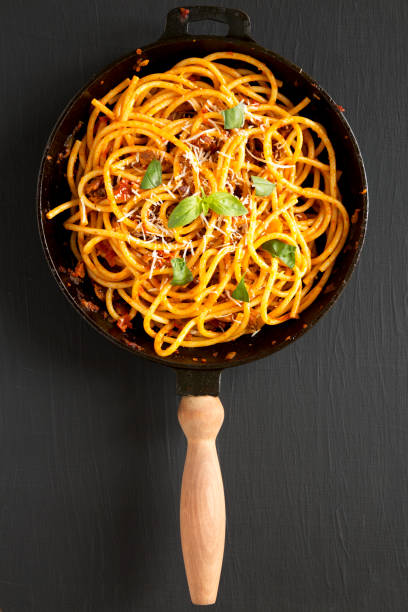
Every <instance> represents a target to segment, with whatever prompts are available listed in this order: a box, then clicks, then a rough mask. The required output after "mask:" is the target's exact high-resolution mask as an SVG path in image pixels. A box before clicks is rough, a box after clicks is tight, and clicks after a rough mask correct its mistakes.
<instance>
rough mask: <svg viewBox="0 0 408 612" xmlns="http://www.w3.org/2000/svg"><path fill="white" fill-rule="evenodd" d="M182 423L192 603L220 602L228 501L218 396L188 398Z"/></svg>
mask: <svg viewBox="0 0 408 612" xmlns="http://www.w3.org/2000/svg"><path fill="white" fill-rule="evenodd" d="M178 418H179V421H180V425H181V427H182V428H183V431H184V433H185V435H186V438H187V441H188V446H187V457H186V463H185V465H184V473H183V481H182V485H181V501H180V529H181V545H182V549H183V557H184V565H185V568H186V574H187V581H188V587H189V589H190V596H191V601H192V602H193V604H197V605H209V604H213V603H215V600H216V598H217V590H218V583H219V581H220V574H221V566H222V558H223V555H224V542H225V498H224V487H223V484H222V476H221V470H220V464H219V462H218V456H217V449H216V448H215V438H216V437H217V434H218V432H219V430H220V427H221V425H222V422H223V420H224V409H223V407H222V404H221V402H220V400H219V398H218V397H212V396H210V395H205V396H200V397H193V396H187V397H183V398H182V399H181V402H180V407H179V412H178Z"/></svg>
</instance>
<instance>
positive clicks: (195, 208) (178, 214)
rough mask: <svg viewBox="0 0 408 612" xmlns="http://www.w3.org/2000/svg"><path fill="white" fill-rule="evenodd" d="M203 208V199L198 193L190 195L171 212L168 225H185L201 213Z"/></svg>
mask: <svg viewBox="0 0 408 612" xmlns="http://www.w3.org/2000/svg"><path fill="white" fill-rule="evenodd" d="M202 210H203V206H202V199H201V197H200V196H198V195H193V196H189V197H188V198H184V200H181V201H180V202H179V203H178V204H177V206H176V208H175V209H174V210H173V212H172V213H171V215H170V217H169V220H168V222H167V225H168V226H169V227H170V228H172V227H183V226H184V225H188V224H189V223H191V222H192V221H194V219H197V217H198V216H199V215H200V214H201V212H202Z"/></svg>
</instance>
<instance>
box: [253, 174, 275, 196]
mask: <svg viewBox="0 0 408 612" xmlns="http://www.w3.org/2000/svg"><path fill="white" fill-rule="evenodd" d="M251 181H252V184H253V186H254V187H255V195H257V196H261V197H264V198H266V197H267V196H270V195H271V193H272V191H274V190H275V189H276V183H271V182H270V181H268V180H267V179H264V178H262V177H261V176H251Z"/></svg>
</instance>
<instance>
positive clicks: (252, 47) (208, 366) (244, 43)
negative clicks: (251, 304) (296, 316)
mask: <svg viewBox="0 0 408 612" xmlns="http://www.w3.org/2000/svg"><path fill="white" fill-rule="evenodd" d="M201 40H211V41H214V40H216V41H219V42H220V46H222V45H225V43H227V42H230V43H233V44H235V45H239V46H240V47H241V48H245V49H246V51H255V52H258V53H263V54H266V55H267V56H268V57H270V58H271V61H273V62H277V63H281V64H283V65H285V66H286V67H287V68H289V69H291V70H292V71H294V72H296V73H297V75H298V76H299V78H301V79H302V80H305V81H306V82H308V83H309V84H310V85H311V86H312V87H314V88H315V89H316V90H317V91H318V93H319V95H320V96H321V98H322V99H323V100H324V102H325V103H326V104H327V105H328V106H330V107H331V109H332V110H333V111H334V112H335V113H336V115H337V118H338V119H339V120H340V122H341V124H342V126H343V128H344V130H345V131H346V132H347V135H348V137H349V139H350V142H351V144H352V148H353V161H352V164H353V165H355V164H357V165H358V169H359V171H360V174H361V177H362V183H363V186H364V190H365V193H364V194H361V195H362V198H361V203H362V211H361V212H362V217H361V225H360V230H359V234H358V238H357V244H356V248H355V251H354V253H353V256H352V259H351V260H350V262H349V264H348V267H347V269H346V271H345V273H344V276H343V279H342V281H341V282H340V283H339V284H338V285H337V287H336V289H335V291H334V292H333V294H332V295H331V296H330V299H329V300H328V302H327V303H326V304H325V305H324V306H323V307H322V308H321V309H320V310H319V311H318V312H316V314H315V315H314V316H313V319H312V320H311V322H310V323H309V325H308V327H307V328H301V329H300V330H299V331H298V332H297V333H296V334H294V335H293V337H291V338H290V339H288V340H285V341H283V342H280V343H278V344H276V345H275V346H273V345H271V346H270V348H269V349H268V350H267V351H262V354H261V355H259V354H258V351H257V350H254V353H253V355H249V356H247V357H244V358H239V359H237V360H236V361H234V359H231V360H225V359H224V360H223V362H222V364H221V363H220V364H215V363H203V362H191V363H183V362H181V361H180V362H177V361H173V360H171V359H169V358H166V357H161V356H159V355H153V354H152V355H149V354H147V353H145V352H144V351H140V350H135V349H134V348H132V347H131V346H128V345H126V343H124V342H122V341H120V340H119V339H117V338H115V337H114V336H112V335H110V334H109V333H108V332H107V331H105V330H104V329H102V328H101V327H100V326H99V325H98V324H97V322H95V321H94V320H93V318H92V317H91V316H90V315H89V313H87V312H86V311H84V310H83V309H81V308H80V306H79V304H78V303H77V301H76V300H75V299H74V297H73V296H72V295H71V293H70V292H69V291H68V289H67V287H66V286H65V283H64V282H63V279H62V278H61V276H60V274H59V272H58V269H57V266H56V264H55V262H54V260H53V258H52V256H51V253H50V250H49V247H48V243H47V239H46V234H45V229H44V218H43V214H42V213H43V210H44V205H43V202H42V200H43V193H42V191H43V189H42V188H43V180H44V173H45V172H44V169H45V164H46V161H47V154H48V151H49V149H50V147H51V144H52V142H53V140H54V138H55V136H56V135H57V134H58V132H59V130H60V128H61V124H62V123H63V121H64V120H65V118H66V117H67V115H68V114H69V112H70V111H71V109H72V108H73V107H74V106H75V103H76V102H77V101H78V100H79V99H80V97H81V96H82V95H83V94H84V93H85V92H86V91H87V90H88V89H89V88H90V87H91V86H92V85H94V84H95V83H96V82H97V81H100V80H101V79H103V76H104V75H106V74H107V73H108V72H109V71H110V70H111V69H113V68H114V67H116V66H118V65H120V64H122V63H123V62H126V61H127V60H130V59H131V58H133V57H135V51H133V52H131V53H127V54H126V55H124V56H122V57H121V58H119V59H117V60H115V61H113V62H111V63H110V64H109V65H108V66H106V67H104V68H103V69H102V70H101V71H99V72H98V73H97V74H96V75H94V76H93V77H91V79H90V80H89V81H88V82H87V83H86V84H85V85H84V86H83V87H82V88H81V89H80V90H78V91H77V92H76V93H75V94H74V95H73V96H72V97H71V99H70V100H69V101H68V103H67V104H66V105H65V106H64V108H63V110H62V111H61V112H60V113H59V115H58V118H57V120H56V122H55V124H54V126H53V129H52V130H51V132H50V135H49V137H48V138H47V141H46V144H45V147H44V151H43V154H42V158H41V163H40V168H39V173H38V179H37V188H36V207H37V227H38V231H39V234H40V239H41V244H42V248H43V251H44V254H45V257H46V260H47V263H48V266H49V268H50V271H51V273H52V276H53V277H54V279H55V281H56V283H57V285H58V286H59V288H60V290H61V291H62V293H63V295H64V296H65V297H66V298H67V299H68V301H69V302H70V304H71V305H72V306H73V307H74V308H75V309H76V310H77V312H78V313H79V314H80V315H81V316H82V317H83V318H85V320H86V321H87V322H88V323H89V324H90V325H91V326H92V327H93V328H94V329H95V330H96V331H97V332H99V333H100V334H101V335H102V336H103V337H104V338H106V339H108V340H109V341H110V342H112V343H113V344H115V345H116V346H118V347H119V348H121V349H125V350H127V351H128V352H130V353H132V354H133V355H137V356H139V357H142V358H144V359H148V360H149V361H152V362H154V363H160V364H162V365H166V366H168V367H172V368H173V369H187V370H208V371H215V370H217V371H218V370H219V371H221V370H224V369H227V368H231V367H236V366H238V365H245V364H247V363H251V362H252V361H257V360H259V359H264V358H266V357H268V356H270V355H271V354H272V353H275V352H277V351H279V350H282V349H284V348H286V347H287V346H288V345H289V344H291V343H293V342H294V341H295V340H298V339H299V338H300V337H302V336H303V335H304V334H305V333H306V332H307V331H309V329H311V328H312V327H313V326H314V325H315V324H316V323H317V322H318V321H319V320H320V319H321V317H322V316H323V315H325V314H326V313H327V312H328V311H329V310H330V309H331V308H332V306H333V305H334V303H335V302H336V301H337V299H338V298H339V296H340V294H341V293H342V292H343V290H344V288H345V286H346V285H347V283H348V281H349V280H350V278H351V276H352V273H353V271H354V269H355V267H356V265H357V263H358V260H359V258H360V254H361V250H362V247H363V245H364V240H365V235H366V231H367V218H368V211H369V197H368V185H367V176H366V172H365V167H364V162H363V158H362V155H361V151H360V148H359V145H358V142H357V139H356V137H355V135H354V133H353V130H352V128H351V127H350V124H349V123H348V121H347V119H346V118H345V117H344V115H343V113H342V112H341V111H340V109H339V108H338V106H337V104H336V103H335V102H334V100H333V99H332V98H331V96H330V95H329V94H328V93H327V92H326V90H325V89H323V88H322V87H321V85H320V84H319V83H318V82H317V81H315V80H314V79H313V78H312V77H311V76H310V75H309V74H308V73H306V72H305V71H304V70H303V69H302V68H301V67H299V66H298V65H296V64H294V63H293V62H291V61H290V60H288V59H286V58H284V57H283V56H280V55H279V54H277V53H275V52H274V51H271V50H269V49H266V48H264V47H262V46H261V45H259V44H258V43H257V42H255V41H253V40H252V39H251V40H241V39H239V38H233V37H220V36H210V35H194V36H190V35H187V36H185V37H177V38H166V39H165V40H160V39H159V40H157V41H155V42H153V43H151V44H149V45H146V46H145V47H143V50H144V51H145V52H146V53H148V52H149V51H150V50H152V49H154V48H155V47H159V46H162V45H170V44H172V43H173V44H174V43H176V42H193V43H195V42H197V41H201ZM229 344H230V343H219V344H216V345H214V347H218V346H221V345H225V346H228V345H229ZM197 350H199V349H197Z"/></svg>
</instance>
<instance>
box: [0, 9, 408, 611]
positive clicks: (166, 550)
mask: <svg viewBox="0 0 408 612" xmlns="http://www.w3.org/2000/svg"><path fill="white" fill-rule="evenodd" d="M222 4H225V6H235V7H237V8H243V9H244V10H246V11H247V12H248V13H249V14H250V15H251V17H252V21H253V30H254V36H255V38H256V39H257V40H258V41H259V42H260V43H261V44H264V45H265V46H267V47H269V48H271V49H273V50H274V51H276V52H278V53H280V54H282V55H284V56H286V57H287V58H289V59H291V60H293V61H294V62H296V63H298V64H300V65H301V66H302V67H303V68H304V69H305V70H306V71H307V72H309V73H310V74H312V75H313V77H314V78H315V79H316V80H317V81H319V82H320V83H321V84H322V85H323V87H325V88H326V89H327V90H328V91H329V93H330V94H331V95H332V96H333V97H334V99H335V100H336V101H337V102H338V103H339V104H341V105H342V106H344V107H345V108H346V116H347V118H348V120H349V121H350V123H351V125H352V127H353V129H354V131H355V133H356V136H357V138H358V140H359V143H360V145H361V149H362V152H363V155H364V157H365V161H366V168H367V172H368V179H369V187H370V203H371V212H370V218H369V227H368V235H367V240H366V244H365V248H364V250H363V254H362V257H361V260H360V264H359V266H358V269H357V271H356V272H355V273H354V275H353V278H352V280H351V281H350V283H349V285H348V287H347V289H346V291H345V292H344V294H343V295H342V296H341V298H340V299H339V301H338V303H337V305H336V306H335V307H334V308H333V309H332V311H331V312H330V313H329V314H328V315H327V316H326V317H325V318H324V319H323V320H322V321H321V322H320V323H319V324H318V325H317V326H316V327H315V328H314V329H313V330H311V331H310V333H308V334H307V335H306V336H305V337H303V338H302V339H300V340H299V341H298V342H296V343H295V344H294V345H292V346H290V347H289V348H287V349H286V350H284V351H282V352H281V353H278V354H276V355H274V356H272V357H270V358H269V359H265V360H263V361H260V362H257V363H254V364H252V365H250V366H247V367H241V368H239V369H236V370H231V371H228V372H226V373H225V374H224V376H223V385H222V399H223V401H224V404H225V408H226V419H225V423H224V427H223V429H222V431H221V434H220V437H219V445H218V446H219V453H220V460H221V463H222V468H223V474H224V482H225V491H226V497H227V520H228V526H227V538H226V553H225V559H224V568H223V574H222V578H221V585H220V592H219V598H218V603H217V604H216V606H215V609H216V610H220V611H231V612H232V611H233V612H252V611H259V612H265V611H267V612H269V611H271V612H343V611H344V612H377V611H378V612H388V611H389V612H405V611H406V610H407V609H408V410H407V338H408V334H407V313H408V308H407V295H408V291H407V290H408V287H407V272H406V271H407V264H406V253H407V246H408V245H407V211H408V202H407V195H406V192H407V190H408V171H407V144H408V130H407V96H406V93H407V89H406V88H407V82H408V69H407V65H408V64H407V54H408V38H407V35H406V32H407V27H408V4H407V3H406V2H405V0H400V1H398V0H389V1H387V2H385V1H383V0H363V1H357V0H342V1H341V2H336V1H334V0H329V1H327V0H326V1H324V0H309V1H308V2H305V1H303V2H302V1H301V0H291V1H290V2H284V1H282V0H269V1H267V0H261V1H258V2H246V3H244V2H242V1H241V2H238V1H237V2H227V3H222ZM173 6H174V3H172V2H165V1H164V0H161V1H160V2H159V1H157V2H141V1H140V0H133V1H130V0H115V2H111V1H109V2H108V1H107V0H94V1H90V0H70V1H69V2H54V1H51V0H49V1H46V0H37V1H36V2H28V1H26V2H21V3H20V2H12V1H11V0H3V1H2V3H1V9H0V10H1V25H2V37H1V41H0V44H1V54H0V68H1V70H0V85H1V92H2V93H1V102H2V113H1V119H0V121H1V123H2V130H1V134H2V146H1V149H2V156H1V157H2V159H1V165H0V171H1V199H0V206H1V211H2V215H1V219H2V221H1V225H2V230H1V231H2V241H1V251H2V257H1V262H2V266H1V270H2V272H1V294H0V305H1V321H0V349H1V352H0V363H1V368H0V375H1V387H0V397H1V408H0V608H1V609H2V610H3V612H134V611H136V610H141V611H144V610H146V611H159V610H160V611H165V612H173V611H174V612H181V611H183V610H191V609H192V606H191V604H190V603H189V598H188V593H187V587H186V581H185V576H184V568H183V563H182V557H181V553H180V545H179V531H178V506H179V489H180V477H181V471H182V465H183V461H184V453H185V440H184V437H183V434H182V432H181V430H180V429H179V426H178V423H177V419H176V397H175V392H174V388H175V380H174V375H173V373H172V372H171V371H170V370H167V369H164V368H161V367H158V366H156V365H153V364H150V363H147V362H144V361H142V360H140V359H138V358H136V357H132V356H131V355H130V354H127V353H125V352H124V351H121V350H119V349H117V348H115V347H114V346H113V345H110V344H109V343H108V342H106V341H105V340H104V339H103V338H102V337H99V336H98V335H97V334H96V333H95V332H94V331H92V330H91V329H90V328H89V327H87V326H86V325H85V324H84V323H83V322H82V321H81V319H80V317H78V315H77V314H76V313H75V312H74V310H73V309H72V308H71V307H70V306H69V304H68V303H67V302H66V300H65V299H64V297H63V296H62V295H61V294H60V292H59V291H58V289H57V287H56V285H55V283H54V281H53V280H52V278H51V276H50V273H49V271H48V269H47V266H46V263H45V260H44V258H43V254H42V252H41V247H40V243H39V239H38V236H37V228H36V222H35V182H36V175H37V171H38V166H39V161H40V156H41V152H42V148H43V146H44V144H45V141H46V138H47V135H48V133H49V131H50V129H51V127H52V125H53V123H54V121H55V119H56V117H57V115H58V113H59V112H60V111H61V109H62V108H63V106H64V104H65V103H66V101H67V100H68V99H69V98H70V97H71V96H72V95H73V93H74V92H75V91H76V90H77V89H78V88H80V87H81V86H82V85H83V84H84V83H85V82H86V81H87V80H88V79H89V78H90V77H91V76H92V74H93V73H95V72H96V71H99V70H100V69H101V68H103V67H104V66H105V65H106V64H108V63H110V62H111V61H113V60H115V59H116V58H118V57H120V56H121V55H123V54H125V53H127V52H130V51H131V50H132V49H134V48H135V47H137V46H142V45H143V44H146V43H148V42H150V41H152V40H155V39H157V38H158V37H159V35H160V34H161V31H162V28H163V23H164V18H165V14H166V12H167V11H168V10H169V9H170V8H171V7H173ZM208 31H211V32H214V33H220V32H222V28H221V27H219V26H217V27H214V26H212V28H211V29H209V30H208Z"/></svg>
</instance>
